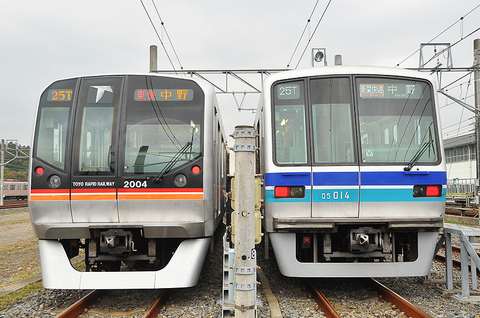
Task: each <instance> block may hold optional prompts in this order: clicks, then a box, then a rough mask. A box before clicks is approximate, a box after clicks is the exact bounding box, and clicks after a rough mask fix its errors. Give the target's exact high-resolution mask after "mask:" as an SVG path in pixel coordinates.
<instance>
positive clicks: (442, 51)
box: [421, 27, 480, 66]
mask: <svg viewBox="0 0 480 318" xmlns="http://www.w3.org/2000/svg"><path fill="white" fill-rule="evenodd" d="M479 30H480V27H479V28H477V29H475V30H473V31H472V32H470V33H469V34H468V35H467V36H465V37H462V38H461V39H460V40H458V41H457V42H455V43H453V44H451V45H450V46H448V47H446V48H444V49H443V50H441V51H440V52H438V53H437V54H435V55H434V56H433V57H431V58H430V59H429V60H428V61H426V62H425V63H423V65H421V66H424V65H426V64H428V62H430V61H432V60H433V59H434V58H435V57H436V56H438V55H440V54H442V53H444V52H445V51H447V50H449V49H451V48H452V47H454V46H455V45H457V44H458V43H460V42H462V41H463V40H465V39H467V38H468V37H469V36H470V35H472V34H474V33H476V32H478V31H479Z"/></svg>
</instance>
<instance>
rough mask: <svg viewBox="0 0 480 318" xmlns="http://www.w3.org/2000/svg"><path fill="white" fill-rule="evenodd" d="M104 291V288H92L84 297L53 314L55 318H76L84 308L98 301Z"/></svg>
mask: <svg viewBox="0 0 480 318" xmlns="http://www.w3.org/2000/svg"><path fill="white" fill-rule="evenodd" d="M105 293H106V291H105V290H98V289H97V290H93V291H91V292H90V293H88V294H87V295H86V296H85V297H83V298H82V299H80V300H79V301H77V302H76V303H74V304H73V305H71V306H70V307H68V308H67V309H65V310H64V311H62V312H61V313H60V314H58V315H57V316H55V318H76V317H78V316H79V315H80V314H81V313H83V312H84V311H85V309H87V308H88V307H90V306H91V305H93V304H95V303H96V302H98V301H99V299H100V298H101V297H102V296H103V295H104V294H105Z"/></svg>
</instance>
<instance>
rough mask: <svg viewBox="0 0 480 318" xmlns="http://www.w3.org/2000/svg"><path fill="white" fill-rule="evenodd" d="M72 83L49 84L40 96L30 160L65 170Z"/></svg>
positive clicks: (73, 88) (73, 86)
mask: <svg viewBox="0 0 480 318" xmlns="http://www.w3.org/2000/svg"><path fill="white" fill-rule="evenodd" d="M76 83H77V81H76V80H63V81H58V82H55V83H53V84H52V85H51V86H50V87H48V88H47V89H46V90H45V92H44V93H43V94H42V96H41V97H40V106H39V112H38V123H37V125H36V132H35V141H34V143H35V146H34V153H33V157H34V158H39V159H41V160H43V161H45V162H46V163H48V164H51V165H52V166H54V167H56V168H58V169H60V170H65V160H66V154H67V140H68V135H69V121H70V112H71V108H72V103H73V94H74V90H75V85H76Z"/></svg>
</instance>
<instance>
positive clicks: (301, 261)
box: [255, 66, 447, 277]
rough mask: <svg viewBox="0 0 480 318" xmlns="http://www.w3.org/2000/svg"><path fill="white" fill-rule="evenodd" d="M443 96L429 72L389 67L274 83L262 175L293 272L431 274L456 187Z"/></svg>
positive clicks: (282, 257) (281, 261)
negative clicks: (450, 185)
mask: <svg viewBox="0 0 480 318" xmlns="http://www.w3.org/2000/svg"><path fill="white" fill-rule="evenodd" d="M436 90H437V88H436V86H435V83H434V80H433V79H432V78H431V77H430V76H428V75H425V74H422V73H418V72H413V71H407V70H401V69H389V68H378V67H349V66H334V67H318V68H311V69H305V70H295V71H288V72H283V73H277V74H275V75H271V76H269V77H268V78H267V79H266V80H265V82H264V85H263V96H262V98H261V102H260V105H259V108H258V111H257V117H256V119H255V127H256V131H257V134H258V136H259V137H258V138H257V146H258V147H259V149H260V150H259V151H260V153H259V155H258V160H259V162H258V166H259V169H260V173H262V174H263V175H264V178H265V180H264V182H265V185H264V211H263V214H264V227H265V230H266V232H267V234H268V238H269V240H270V241H271V244H272V247H273V250H274V253H275V257H276V259H277V263H278V266H279V269H280V271H281V272H282V274H284V275H286V276H293V277H389V276H422V275H426V274H428V271H429V269H430V266H431V262H432V259H433V256H434V250H435V245H436V242H437V238H438V234H439V231H440V229H441V228H442V227H443V220H444V213H445V195H446V184H447V179H446V172H445V157H444V155H443V141H442V138H441V137H440V134H439V132H440V131H441V128H440V122H439V117H440V116H439V111H438V107H437V97H436Z"/></svg>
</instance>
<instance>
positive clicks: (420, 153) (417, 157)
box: [403, 139, 433, 171]
mask: <svg viewBox="0 0 480 318" xmlns="http://www.w3.org/2000/svg"><path fill="white" fill-rule="evenodd" d="M432 144H433V139H430V140H429V141H426V142H425V143H423V145H422V146H421V147H420V149H418V151H417V153H416V154H415V156H413V158H412V160H410V162H409V163H408V166H406V167H405V168H403V170H404V171H410V170H412V168H413V166H414V165H415V164H416V163H417V162H418V160H420V158H421V157H422V156H423V154H424V153H425V151H427V149H428V148H430V146H431V145H432Z"/></svg>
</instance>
